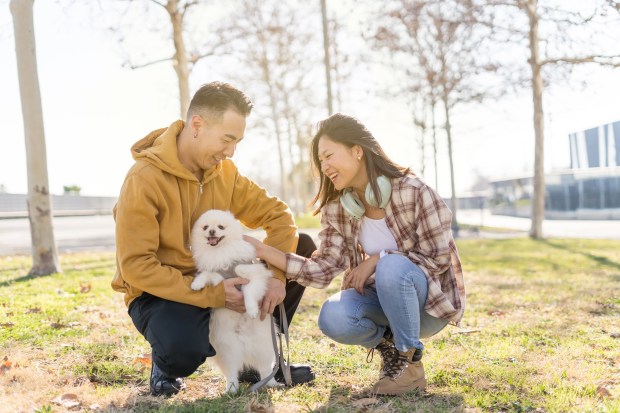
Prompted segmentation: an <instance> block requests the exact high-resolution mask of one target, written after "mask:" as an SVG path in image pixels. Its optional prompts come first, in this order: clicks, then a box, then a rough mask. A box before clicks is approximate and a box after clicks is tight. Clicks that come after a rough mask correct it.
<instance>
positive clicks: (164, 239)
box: [112, 120, 298, 308]
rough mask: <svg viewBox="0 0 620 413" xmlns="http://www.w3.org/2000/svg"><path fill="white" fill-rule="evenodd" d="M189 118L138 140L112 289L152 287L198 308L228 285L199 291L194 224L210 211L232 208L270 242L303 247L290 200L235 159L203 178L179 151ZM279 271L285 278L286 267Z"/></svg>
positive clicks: (219, 299) (122, 199) (117, 211)
mask: <svg viewBox="0 0 620 413" xmlns="http://www.w3.org/2000/svg"><path fill="white" fill-rule="evenodd" d="M183 127H184V122H183V121H182V120H178V121H176V122H174V123H172V124H171V125H170V126H169V127H168V128H167V129H166V128H164V129H159V130H156V131H153V132H151V133H150V134H148V135H147V136H146V137H145V138H143V139H141V140H139V141H138V142H136V143H135V144H134V145H133V146H132V148H131V152H132V155H133V157H134V159H135V161H136V162H135V164H134V165H133V166H132V167H131V169H130V170H129V172H128V173H127V176H126V178H125V182H124V183H123V187H122V188H121V192H120V195H119V199H118V202H117V204H116V206H115V207H114V219H115V221H116V264H117V271H116V274H115V276H114V279H113V280H112V288H113V289H114V290H115V291H119V292H123V293H124V294H125V304H126V305H127V306H129V304H130V303H131V301H132V300H133V299H135V298H136V297H138V296H140V295H141V294H142V292H143V291H146V292H148V293H150V294H152V295H155V296H157V297H161V298H165V299H168V300H172V301H177V302H181V303H186V304H191V305H195V306H198V307H203V308H206V307H223V306H224V305H225V295H224V288H223V285H222V283H220V284H219V285H217V286H215V287H214V286H207V287H205V288H204V289H202V290H200V291H194V290H192V289H191V288H190V284H191V282H192V280H193V278H194V275H195V273H196V268H195V267H194V261H193V259H192V254H191V251H190V230H191V228H192V226H193V224H194V222H195V221H196V219H197V218H198V217H199V216H200V215H201V214H202V213H203V212H205V211H207V210H209V209H222V210H228V211H231V212H232V213H233V214H234V215H235V217H236V218H237V219H239V220H240V221H241V223H242V224H244V225H245V226H247V227H249V228H252V229H255V228H259V227H262V228H263V229H264V230H265V232H266V233H267V238H266V239H265V243H266V244H268V245H272V246H274V247H276V248H278V249H279V250H281V251H284V252H294V251H295V248H296V247H297V240H298V235H297V228H296V227H295V224H294V221H293V216H292V214H291V212H290V210H289V209H288V207H287V205H286V204H285V203H284V202H282V201H280V200H279V199H278V198H276V197H272V196H269V194H268V193H267V191H266V190H265V189H263V188H261V187H260V186H258V185H257V184H256V183H254V182H252V181H251V180H250V179H248V178H246V177H244V176H242V175H241V174H240V173H239V172H238V171H237V168H236V166H235V165H234V163H233V162H232V161H230V160H226V161H223V162H221V164H219V165H217V166H215V167H213V168H211V169H209V170H208V171H206V172H205V174H204V177H203V179H202V182H199V181H198V179H196V177H195V176H194V175H193V174H192V173H191V172H189V171H188V170H187V169H186V168H185V167H184V166H183V165H182V164H181V162H180V161H179V158H178V156H177V143H176V142H177V135H179V134H180V133H181V130H182V129H183ZM274 274H275V277H276V278H278V279H280V280H284V279H285V277H284V275H283V273H282V272H281V271H277V270H275V269H274Z"/></svg>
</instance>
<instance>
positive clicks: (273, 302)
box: [260, 278, 286, 321]
mask: <svg viewBox="0 0 620 413" xmlns="http://www.w3.org/2000/svg"><path fill="white" fill-rule="evenodd" d="M285 295H286V289H285V288H284V283H283V282H282V281H280V280H278V279H277V278H270V279H269V280H268V281H267V292H266V293H265V296H264V297H263V299H262V301H261V303H260V319H261V321H263V320H264V319H265V317H266V316H267V314H273V310H275V309H276V306H277V305H278V304H280V303H281V302H282V301H283V300H284V296H285Z"/></svg>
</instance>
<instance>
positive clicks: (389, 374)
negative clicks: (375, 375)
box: [372, 348, 426, 395]
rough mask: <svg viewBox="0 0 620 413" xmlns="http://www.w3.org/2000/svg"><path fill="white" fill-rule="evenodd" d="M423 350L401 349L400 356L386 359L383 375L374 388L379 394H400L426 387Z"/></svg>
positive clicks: (374, 391)
mask: <svg viewBox="0 0 620 413" xmlns="http://www.w3.org/2000/svg"><path fill="white" fill-rule="evenodd" d="M421 359H422V352H421V350H419V351H417V352H416V349H413V348H412V349H410V350H409V351H399V352H398V356H397V357H395V358H393V359H391V360H389V361H388V360H386V365H385V366H384V370H383V373H384V375H383V377H381V378H380V379H379V381H378V382H377V383H375V385H374V386H373V388H372V392H373V393H374V394H377V395H398V394H402V393H407V392H409V391H412V390H415V389H420V390H424V389H425V388H426V377H425V376H424V366H423V365H422V361H421Z"/></svg>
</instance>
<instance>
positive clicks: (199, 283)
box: [191, 277, 207, 291]
mask: <svg viewBox="0 0 620 413" xmlns="http://www.w3.org/2000/svg"><path fill="white" fill-rule="evenodd" d="M205 285H207V281H206V280H205V279H202V278H201V279H199V278H198V277H196V278H194V281H192V285H191V287H192V290H194V291H198V290H202V289H203V288H205Z"/></svg>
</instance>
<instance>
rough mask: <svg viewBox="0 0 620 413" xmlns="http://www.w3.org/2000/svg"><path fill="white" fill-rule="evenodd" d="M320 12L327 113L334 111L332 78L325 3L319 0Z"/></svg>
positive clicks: (329, 114) (330, 113)
mask: <svg viewBox="0 0 620 413" xmlns="http://www.w3.org/2000/svg"><path fill="white" fill-rule="evenodd" d="M321 14H322V16H323V49H324V51H325V82H326V83H327V115H328V116H331V115H332V113H334V109H333V106H332V79H331V69H332V68H331V64H330V62H329V30H328V27H327V5H326V4H325V0H321Z"/></svg>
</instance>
